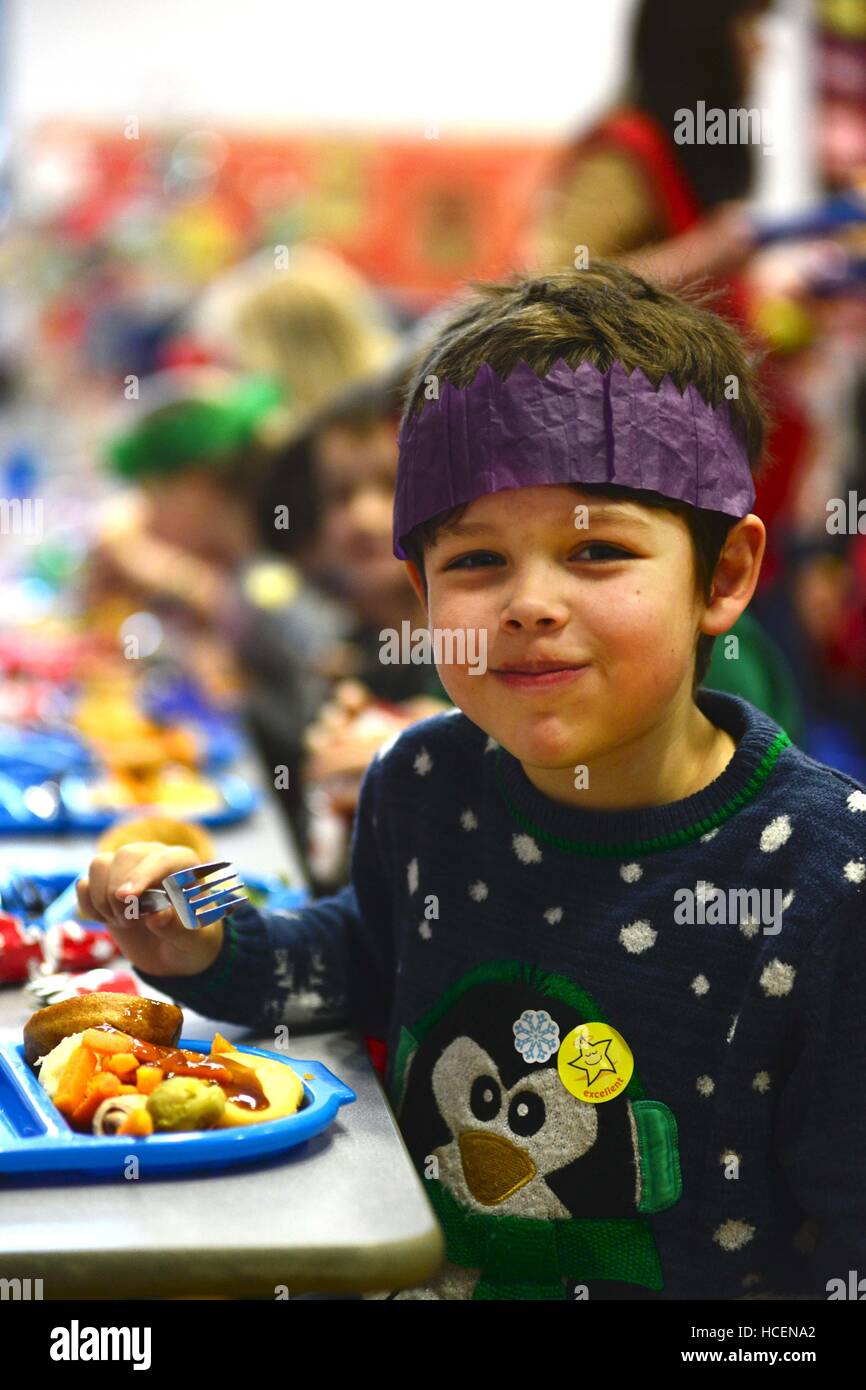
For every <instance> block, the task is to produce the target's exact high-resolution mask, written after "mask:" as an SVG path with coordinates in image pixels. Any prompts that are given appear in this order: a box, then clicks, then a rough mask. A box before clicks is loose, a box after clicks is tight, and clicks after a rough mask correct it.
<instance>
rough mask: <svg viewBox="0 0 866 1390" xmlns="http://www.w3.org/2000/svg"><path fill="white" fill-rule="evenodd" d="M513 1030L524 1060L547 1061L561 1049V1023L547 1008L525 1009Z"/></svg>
mask: <svg viewBox="0 0 866 1390" xmlns="http://www.w3.org/2000/svg"><path fill="white" fill-rule="evenodd" d="M511 1030H512V1032H513V1033H514V1046H515V1047H516V1048H517V1051H518V1052H519V1053H520V1055H521V1057H522V1058H523V1060H524V1062H540V1063H543V1062H547V1061H548V1060H549V1059H550V1058H551V1057H552V1056H553V1054H554V1052H558V1051H559V1024H558V1023H557V1022H556V1020H555V1019H553V1018H551V1017H550V1014H549V1013H548V1012H547V1010H546V1009H524V1010H523V1013H522V1014H521V1015H520V1017H519V1018H518V1019H517V1020H516V1022H514V1023H513V1024H512V1025H511Z"/></svg>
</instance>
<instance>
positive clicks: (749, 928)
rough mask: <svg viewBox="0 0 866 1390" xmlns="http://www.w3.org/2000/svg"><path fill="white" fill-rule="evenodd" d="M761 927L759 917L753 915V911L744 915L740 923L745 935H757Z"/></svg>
mask: <svg viewBox="0 0 866 1390" xmlns="http://www.w3.org/2000/svg"><path fill="white" fill-rule="evenodd" d="M760 929H761V924H760V922H759V921H758V919H757V917H753V916H752V915H751V913H749V915H748V916H746V917H744V918H743V920H742V922H741V923H740V931H741V932H742V933H743V936H747V937H752V936H757V934H758V932H759V931H760Z"/></svg>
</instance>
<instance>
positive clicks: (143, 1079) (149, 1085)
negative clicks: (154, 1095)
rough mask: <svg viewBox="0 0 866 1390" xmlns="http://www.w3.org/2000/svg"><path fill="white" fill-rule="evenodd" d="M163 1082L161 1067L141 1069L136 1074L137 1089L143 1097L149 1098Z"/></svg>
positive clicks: (142, 1067) (144, 1067)
mask: <svg viewBox="0 0 866 1390" xmlns="http://www.w3.org/2000/svg"><path fill="white" fill-rule="evenodd" d="M162 1080H163V1075H162V1072H161V1071H160V1069H159V1067H146V1066H141V1067H139V1069H138V1071H137V1072H136V1073H135V1089H136V1090H137V1091H140V1092H141V1094H142V1095H145V1096H149V1095H150V1093H151V1091H153V1090H155V1089H156V1087H157V1086H158V1085H159V1083H160V1082H161V1081H162Z"/></svg>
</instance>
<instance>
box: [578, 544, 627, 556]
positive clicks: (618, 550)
mask: <svg viewBox="0 0 866 1390" xmlns="http://www.w3.org/2000/svg"><path fill="white" fill-rule="evenodd" d="M591 550H594V551H596V552H598V553H597V554H596V556H595V558H596V559H597V560H630V559H631V558H632V552H631V551H630V550H623V548H622V546H619V545H608V543H607V542H606V541H590V542H589V544H588V545H585V546H584V547H583V549H582V550H581V551H580V552H579V558H580V559H581V560H587V559H592V556H591V555H590V554H589V552H590V551H591Z"/></svg>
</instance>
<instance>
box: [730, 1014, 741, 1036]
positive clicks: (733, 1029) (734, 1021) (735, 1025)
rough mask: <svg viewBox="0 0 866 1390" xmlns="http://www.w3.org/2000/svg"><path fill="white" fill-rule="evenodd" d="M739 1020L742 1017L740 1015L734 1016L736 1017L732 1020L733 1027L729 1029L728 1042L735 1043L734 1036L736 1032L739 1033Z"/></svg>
mask: <svg viewBox="0 0 866 1390" xmlns="http://www.w3.org/2000/svg"><path fill="white" fill-rule="evenodd" d="M739 1018H740V1015H739V1014H734V1017H733V1018H732V1019H731V1026H730V1028H729V1029H728V1039H727V1040H728V1042H733V1041H734V1034H735V1033H736V1031H737V1023H738V1022H739Z"/></svg>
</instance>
